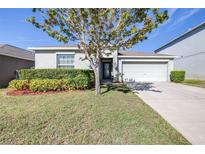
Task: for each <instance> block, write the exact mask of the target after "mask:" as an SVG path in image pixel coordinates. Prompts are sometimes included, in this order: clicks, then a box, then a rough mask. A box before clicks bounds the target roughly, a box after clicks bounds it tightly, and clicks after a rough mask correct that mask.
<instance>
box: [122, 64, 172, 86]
mask: <svg viewBox="0 0 205 154" xmlns="http://www.w3.org/2000/svg"><path fill="white" fill-rule="evenodd" d="M122 73H123V81H125V82H127V81H142V82H143V81H145V82H147V81H168V64H167V62H123V63H122Z"/></svg>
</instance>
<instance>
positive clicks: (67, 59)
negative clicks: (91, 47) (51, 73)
mask: <svg viewBox="0 0 205 154" xmlns="http://www.w3.org/2000/svg"><path fill="white" fill-rule="evenodd" d="M74 56H75V55H74V54H57V67H58V68H74Z"/></svg>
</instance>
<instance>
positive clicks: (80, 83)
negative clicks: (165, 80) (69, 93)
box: [73, 75, 90, 89]
mask: <svg viewBox="0 0 205 154" xmlns="http://www.w3.org/2000/svg"><path fill="white" fill-rule="evenodd" d="M73 82H74V84H75V87H76V88H77V89H86V88H88V87H89V86H90V84H89V78H88V77H87V76H84V75H78V76H77V77H75V78H73Z"/></svg>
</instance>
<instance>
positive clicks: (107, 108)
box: [0, 87, 189, 144]
mask: <svg viewBox="0 0 205 154" xmlns="http://www.w3.org/2000/svg"><path fill="white" fill-rule="evenodd" d="M7 91H8V89H1V90H0V144H189V142H188V141H187V140H186V139H185V138H184V137H183V136H182V135H181V134H179V133H178V132H177V131H176V130H175V129H174V128H173V127H171V126H170V125H169V124H168V123H167V122H166V121H165V120H164V119H162V118H161V117H160V116H159V115H158V114H157V113H156V112H154V111H153V110H152V109H151V108H150V107H148V106H147V105H146V104H145V103H144V102H143V101H142V100H140V99H139V98H138V97H137V96H136V95H134V94H133V93H131V92H129V91H128V90H127V89H125V88H124V89H123V87H122V88H119V87H114V88H109V89H106V88H104V89H103V94H102V96H100V97H96V96H95V95H94V91H93V90H87V91H81V92H77V91H76V92H64V93H58V94H46V95H38V96H37V95H35V96H6V94H5V93H6V92H7Z"/></svg>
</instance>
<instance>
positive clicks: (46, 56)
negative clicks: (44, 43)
mask: <svg viewBox="0 0 205 154" xmlns="http://www.w3.org/2000/svg"><path fill="white" fill-rule="evenodd" d="M35 68H56V52H54V51H36V52H35Z"/></svg>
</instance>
